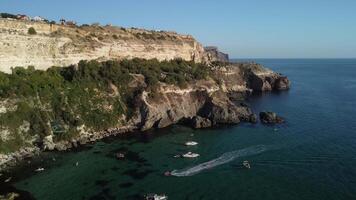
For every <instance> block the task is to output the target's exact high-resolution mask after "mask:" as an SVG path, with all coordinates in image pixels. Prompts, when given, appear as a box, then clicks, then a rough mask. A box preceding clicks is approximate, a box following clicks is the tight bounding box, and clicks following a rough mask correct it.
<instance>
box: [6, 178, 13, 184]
mask: <svg viewBox="0 0 356 200" xmlns="http://www.w3.org/2000/svg"><path fill="white" fill-rule="evenodd" d="M11 179H12V177H9V178H7V179H6V180H5V181H4V182H5V183H8V182H10V181H11Z"/></svg>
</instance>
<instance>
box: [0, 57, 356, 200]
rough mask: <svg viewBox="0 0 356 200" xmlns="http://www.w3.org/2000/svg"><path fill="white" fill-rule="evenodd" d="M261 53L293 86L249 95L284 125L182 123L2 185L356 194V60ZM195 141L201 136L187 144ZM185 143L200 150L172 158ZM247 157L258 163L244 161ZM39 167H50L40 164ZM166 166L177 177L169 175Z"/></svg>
mask: <svg viewBox="0 0 356 200" xmlns="http://www.w3.org/2000/svg"><path fill="white" fill-rule="evenodd" d="M256 62H258V63H261V64H264V65H265V66H267V67H269V68H271V69H273V70H275V71H277V72H281V73H282V74H285V75H287V76H288V77H289V79H290V80H291V81H292V88H291V89H290V90H289V91H286V92H279V93H266V94H262V95H254V96H252V97H250V98H249V99H248V101H247V103H248V104H249V105H251V107H252V108H253V110H254V111H255V112H256V113H257V112H259V111H263V110H271V111H274V112H277V113H278V114H280V115H281V116H283V117H284V118H285V119H286V121H287V122H286V123H285V124H283V125H279V126H264V125H261V124H256V125H251V124H240V125H237V126H224V127H220V128H215V129H207V130H193V129H190V128H187V127H183V126H178V125H176V126H172V127H169V128H166V129H162V130H154V131H150V132H148V133H146V134H142V133H141V134H139V133H137V134H134V135H132V136H131V137H128V138H109V139H105V140H102V141H100V142H97V143H95V144H90V145H87V146H85V147H82V148H81V149H78V150H76V151H71V152H66V153H56V152H50V153H44V154H42V156H41V157H39V158H37V159H35V160H33V161H32V162H31V164H26V163H24V164H23V165H22V167H19V168H18V169H17V170H14V171H13V172H12V174H6V175H4V176H10V175H11V176H12V177H13V180H12V181H11V183H10V186H9V184H8V185H4V184H3V183H1V184H2V185H0V191H5V190H13V189H14V188H16V189H17V190H21V191H27V192H28V193H26V196H25V198H30V196H32V197H33V198H35V199H47V200H50V199H142V196H143V195H144V194H146V193H165V194H167V195H168V196H169V199H250V200H255V199H256V200H260V199H271V200H272V199H273V200H276V199H289V200H292V199H299V200H300V199H313V200H315V199H322V200H327V199H345V200H346V199H347V200H348V199H356V60H355V59H323V60H317V59H295V60H292V59H279V60H278V59H268V60H256ZM189 140H194V141H197V142H198V143H199V145H197V146H194V147H186V146H184V145H182V144H184V142H186V141H189ZM118 151H125V152H127V157H126V159H125V160H117V159H115V156H114V154H115V153H116V152H118ZM188 151H192V152H196V153H199V154H200V155H201V156H200V157H199V158H197V159H179V158H173V156H174V155H175V154H179V153H185V152H188ZM244 160H248V161H249V162H250V164H251V169H245V168H243V167H242V162H243V161H244ZM76 162H78V164H79V165H78V166H75V164H76ZM39 166H41V167H44V168H45V169H46V170H45V171H43V172H40V173H34V172H33V170H34V169H36V168H37V167H39ZM167 170H176V171H175V173H176V175H177V176H172V177H165V176H163V173H164V172H165V171H167ZM0 178H2V179H4V178H5V177H0ZM11 187H13V188H11Z"/></svg>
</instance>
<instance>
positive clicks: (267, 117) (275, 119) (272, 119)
mask: <svg viewBox="0 0 356 200" xmlns="http://www.w3.org/2000/svg"><path fill="white" fill-rule="evenodd" d="M260 120H261V122H262V123H264V124H280V123H283V122H284V119H283V118H282V117H280V116H277V114H276V113H274V112H260Z"/></svg>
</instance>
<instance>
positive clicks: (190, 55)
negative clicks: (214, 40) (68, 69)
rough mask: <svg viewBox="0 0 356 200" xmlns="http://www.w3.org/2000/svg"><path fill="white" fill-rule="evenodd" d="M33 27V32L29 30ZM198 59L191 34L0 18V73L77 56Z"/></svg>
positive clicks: (65, 61) (57, 63)
mask: <svg viewBox="0 0 356 200" xmlns="http://www.w3.org/2000/svg"><path fill="white" fill-rule="evenodd" d="M30 27H33V28H34V29H35V30H36V32H37V34H35V35H30V34H28V29H29V28H30ZM135 57H138V58H145V59H152V58H156V59H158V60H171V59H174V58H182V59H184V60H194V61H196V62H203V61H205V60H207V54H206V52H205V51H204V48H203V47H202V45H201V44H200V43H199V42H197V41H196V40H195V39H194V38H193V37H192V36H190V35H180V34H177V33H174V32H164V31H147V30H143V29H134V28H130V29H125V28H119V27H112V26H105V27H101V26H81V27H74V26H73V27H70V26H61V25H51V24H47V23H39V22H30V21H20V20H8V19H1V18H0V71H3V72H7V73H9V72H11V67H16V66H29V65H32V66H35V67H36V68H37V69H47V68H49V67H51V66H68V65H72V64H77V63H78V62H79V61H80V60H92V59H99V60H108V59H123V58H128V59H130V58H135Z"/></svg>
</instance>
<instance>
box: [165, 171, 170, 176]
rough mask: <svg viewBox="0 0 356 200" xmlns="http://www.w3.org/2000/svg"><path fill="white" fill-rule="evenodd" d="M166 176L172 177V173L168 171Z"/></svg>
mask: <svg viewBox="0 0 356 200" xmlns="http://www.w3.org/2000/svg"><path fill="white" fill-rule="evenodd" d="M164 175H165V176H171V175H172V174H171V172H170V171H166V172H164Z"/></svg>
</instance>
